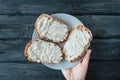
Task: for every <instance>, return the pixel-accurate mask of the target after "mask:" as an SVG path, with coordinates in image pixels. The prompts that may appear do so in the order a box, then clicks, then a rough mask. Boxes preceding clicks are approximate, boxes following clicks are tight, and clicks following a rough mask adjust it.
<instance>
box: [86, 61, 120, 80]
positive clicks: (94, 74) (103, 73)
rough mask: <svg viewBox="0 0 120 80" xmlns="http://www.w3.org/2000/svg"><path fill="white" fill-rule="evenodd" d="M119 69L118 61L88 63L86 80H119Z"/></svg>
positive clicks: (119, 63)
mask: <svg viewBox="0 0 120 80" xmlns="http://www.w3.org/2000/svg"><path fill="white" fill-rule="evenodd" d="M119 67H120V62H119V61H118V62H117V61H90V64H89V69H88V74H87V77H86V80H119V79H120V77H119V76H120V74H119V73H120V68H119Z"/></svg>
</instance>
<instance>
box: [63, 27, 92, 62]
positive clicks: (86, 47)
mask: <svg viewBox="0 0 120 80" xmlns="http://www.w3.org/2000/svg"><path fill="white" fill-rule="evenodd" d="M82 28H85V31H87V32H88V33H89V34H90V36H91V38H90V39H89V42H88V44H87V45H85V47H84V50H83V52H82V54H81V55H79V56H78V57H77V58H74V59H73V60H70V62H76V61H78V60H80V59H81V58H82V57H83V56H84V55H85V54H86V51H87V49H88V47H90V43H91V40H92V39H93V37H92V33H91V31H90V30H89V29H88V28H87V27H85V26H82V25H78V26H77V27H76V28H75V29H78V30H82ZM75 29H73V30H72V31H71V33H70V35H71V34H72V32H73V31H74V30H75ZM70 35H69V36H70ZM68 39H69V38H68ZM63 53H64V58H66V57H68V55H67V54H66V50H65V49H64V48H63Z"/></svg>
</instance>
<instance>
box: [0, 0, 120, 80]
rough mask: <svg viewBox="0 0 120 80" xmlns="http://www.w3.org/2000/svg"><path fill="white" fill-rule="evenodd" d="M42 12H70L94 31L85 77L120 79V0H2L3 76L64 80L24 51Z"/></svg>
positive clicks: (15, 79)
mask: <svg viewBox="0 0 120 80" xmlns="http://www.w3.org/2000/svg"><path fill="white" fill-rule="evenodd" d="M41 13H48V14H54V13H69V14H71V15H73V16H76V17H77V18H78V19H80V20H81V21H82V22H83V23H84V25H85V26H87V27H88V28H89V29H90V30H91V31H92V33H93V36H94V39H93V41H92V43H91V47H90V48H91V49H92V54H91V59H90V64H89V70H88V74H87V76H86V80H120V77H119V76H120V0H0V80H28V79H29V80H65V79H64V77H63V75H62V73H61V71H58V70H52V69H49V68H47V67H45V66H44V65H42V64H37V63H31V62H28V61H27V59H26V57H25V56H24V54H23V53H24V47H25V45H26V43H27V42H28V41H29V40H31V36H32V32H33V30H34V23H35V20H36V18H37V17H38V16H39V15H40V14H41Z"/></svg>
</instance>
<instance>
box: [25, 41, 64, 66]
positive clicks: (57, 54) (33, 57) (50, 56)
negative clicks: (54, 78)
mask: <svg viewBox="0 0 120 80" xmlns="http://www.w3.org/2000/svg"><path fill="white" fill-rule="evenodd" d="M24 54H25V56H27V57H28V60H29V61H31V62H38V63H40V62H42V63H54V64H57V63H60V62H61V60H62V59H63V53H62V50H61V48H60V47H59V46H58V45H57V44H54V43H51V42H47V41H44V40H32V41H30V42H28V44H27V45H26V47H25V52H24Z"/></svg>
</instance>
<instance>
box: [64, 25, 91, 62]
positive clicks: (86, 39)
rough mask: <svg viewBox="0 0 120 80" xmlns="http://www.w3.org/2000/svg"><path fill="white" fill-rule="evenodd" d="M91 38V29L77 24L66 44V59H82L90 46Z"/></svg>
mask: <svg viewBox="0 0 120 80" xmlns="http://www.w3.org/2000/svg"><path fill="white" fill-rule="evenodd" d="M91 40H92V33H91V31H90V30H89V29H88V28H86V27H84V26H81V25H79V26H77V27H76V28H75V29H73V30H72V32H71V33H70V35H69V38H68V40H67V41H66V43H65V45H64V48H63V52H64V55H65V59H66V60H67V61H69V62H75V61H77V60H80V59H81V58H82V57H83V56H84V55H85V52H86V50H87V48H88V47H89V46H90V42H91Z"/></svg>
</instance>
